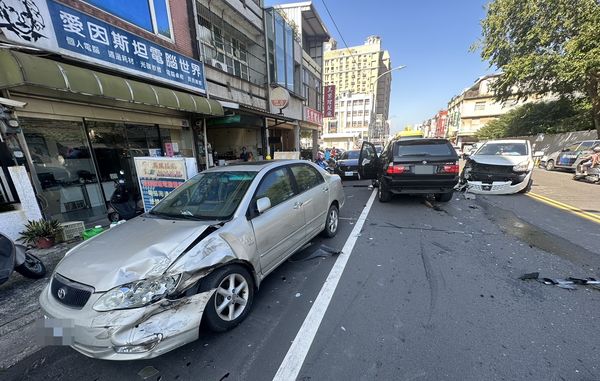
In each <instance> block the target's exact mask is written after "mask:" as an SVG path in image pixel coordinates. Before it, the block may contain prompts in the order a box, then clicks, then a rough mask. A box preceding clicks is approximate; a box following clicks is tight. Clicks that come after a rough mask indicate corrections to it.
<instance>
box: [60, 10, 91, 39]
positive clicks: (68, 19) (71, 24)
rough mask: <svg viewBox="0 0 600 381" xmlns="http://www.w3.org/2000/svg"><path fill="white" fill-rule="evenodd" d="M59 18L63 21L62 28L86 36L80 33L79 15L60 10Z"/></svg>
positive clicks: (81, 29) (81, 25)
mask: <svg viewBox="0 0 600 381" xmlns="http://www.w3.org/2000/svg"><path fill="white" fill-rule="evenodd" d="M60 19H61V20H62V22H63V29H64V30H65V32H69V33H75V34H77V35H79V36H81V37H83V38H86V35H85V34H83V33H82V32H83V23H82V22H81V20H80V19H79V16H75V15H72V14H70V13H67V12H64V11H60Z"/></svg>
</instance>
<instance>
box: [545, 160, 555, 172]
mask: <svg viewBox="0 0 600 381" xmlns="http://www.w3.org/2000/svg"><path fill="white" fill-rule="evenodd" d="M553 170H554V160H548V161H547V162H546V171H553Z"/></svg>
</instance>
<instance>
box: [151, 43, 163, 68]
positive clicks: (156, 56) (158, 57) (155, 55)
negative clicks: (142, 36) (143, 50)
mask: <svg viewBox="0 0 600 381" xmlns="http://www.w3.org/2000/svg"><path fill="white" fill-rule="evenodd" d="M150 56H151V57H152V59H153V60H154V61H156V63H157V64H160V65H162V64H164V63H165V61H164V60H163V55H162V52H161V51H160V49H157V48H155V47H154V46H151V47H150Z"/></svg>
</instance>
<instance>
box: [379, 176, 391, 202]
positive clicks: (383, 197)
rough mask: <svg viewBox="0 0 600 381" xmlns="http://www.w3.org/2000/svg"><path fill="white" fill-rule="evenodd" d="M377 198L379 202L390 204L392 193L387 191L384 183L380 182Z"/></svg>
mask: <svg viewBox="0 0 600 381" xmlns="http://www.w3.org/2000/svg"><path fill="white" fill-rule="evenodd" d="M377 198H378V199H379V202H389V201H390V200H391V199H392V192H390V191H389V190H387V187H386V186H385V185H384V183H383V182H382V181H380V182H379V188H377Z"/></svg>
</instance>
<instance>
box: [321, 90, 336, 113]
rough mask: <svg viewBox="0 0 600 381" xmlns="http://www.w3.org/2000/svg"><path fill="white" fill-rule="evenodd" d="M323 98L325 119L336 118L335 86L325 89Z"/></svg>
mask: <svg viewBox="0 0 600 381" xmlns="http://www.w3.org/2000/svg"><path fill="white" fill-rule="evenodd" d="M323 90H324V93H325V94H324V95H325V96H324V97H323V116H324V117H325V118H335V85H328V86H325V87H324V89H323Z"/></svg>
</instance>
